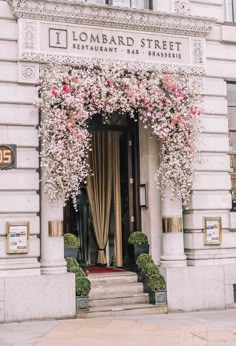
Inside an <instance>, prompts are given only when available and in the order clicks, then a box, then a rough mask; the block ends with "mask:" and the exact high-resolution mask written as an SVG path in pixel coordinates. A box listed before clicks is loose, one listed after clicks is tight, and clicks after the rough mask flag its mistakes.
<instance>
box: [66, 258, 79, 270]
mask: <svg viewBox="0 0 236 346" xmlns="http://www.w3.org/2000/svg"><path fill="white" fill-rule="evenodd" d="M66 266H67V271H68V272H69V273H75V272H76V271H78V270H79V269H80V267H79V263H78V262H77V260H76V258H74V257H67V258H66Z"/></svg>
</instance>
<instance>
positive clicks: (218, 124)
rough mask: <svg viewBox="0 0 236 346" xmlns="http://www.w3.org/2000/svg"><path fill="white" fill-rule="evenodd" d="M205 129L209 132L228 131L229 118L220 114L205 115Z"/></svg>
mask: <svg viewBox="0 0 236 346" xmlns="http://www.w3.org/2000/svg"><path fill="white" fill-rule="evenodd" d="M202 124H203V131H204V132H208V133H214V132H215V133H228V129H229V126H228V118H227V117H225V116H219V115H216V116H214V115H204V116H203V122H202Z"/></svg>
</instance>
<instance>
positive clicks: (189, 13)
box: [0, 0, 236, 322]
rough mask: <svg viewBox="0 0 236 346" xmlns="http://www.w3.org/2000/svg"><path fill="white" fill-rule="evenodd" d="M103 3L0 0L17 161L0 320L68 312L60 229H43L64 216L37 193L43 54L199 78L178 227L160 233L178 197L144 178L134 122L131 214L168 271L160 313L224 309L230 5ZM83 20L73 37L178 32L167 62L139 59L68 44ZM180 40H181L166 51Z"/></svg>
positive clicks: (0, 72) (149, 152)
mask: <svg viewBox="0 0 236 346" xmlns="http://www.w3.org/2000/svg"><path fill="white" fill-rule="evenodd" d="M233 2H234V3H235V1H234V0H233ZM113 5H114V6H113ZM113 5H112V4H111V5H106V4H103V3H102V4H100V3H99V4H96V3H93V2H92V1H91V2H90V1H89V2H88V3H87V2H79V1H77V0H74V1H69V0H62V1H59V0H50V1H45V0H38V1H31V0H27V1H26V0H23V1H17V0H8V1H0V144H2V145H10V144H14V145H16V148H17V149H16V152H17V156H16V167H15V168H13V169H8V170H1V171H0V322H5V321H18V320H28V319H41V318H66V317H73V316H75V299H74V296H75V292H74V277H73V275H72V274H69V273H67V272H66V265H65V260H64V253H63V237H62V236H58V237H52V236H50V235H49V232H48V222H49V221H61V220H63V205H62V204H58V205H57V206H54V207H52V206H51V205H50V204H49V202H48V201H47V198H46V196H45V195H44V194H43V193H41V191H40V190H41V187H40V165H39V145H40V143H39V138H38V133H37V127H38V125H39V112H38V110H36V109H33V107H32V104H33V102H35V100H36V99H37V89H36V88H35V84H36V82H37V80H38V78H39V71H40V69H41V68H42V67H43V66H44V65H45V64H47V63H53V62H55V63H60V64H67V65H68V64H69V65H70V64H71V65H73V66H76V65H78V64H80V63H81V62H83V61H86V60H88V59H91V61H99V60H103V61H104V59H105V60H106V59H109V60H116V59H121V60H122V59H123V60H124V61H131V62H137V61H138V62H139V63H143V64H150V66H152V67H154V68H157V69H160V70H162V71H167V72H170V73H178V72H188V73H190V74H192V75H197V76H202V80H203V101H204V129H203V140H202V147H201V148H200V151H201V159H200V161H199V162H198V164H197V165H196V167H195V173H196V174H195V181H194V185H193V189H192V196H191V202H190V203H189V205H188V208H186V209H185V210H184V212H183V231H182V229H178V231H177V232H176V230H175V229H174V224H171V226H170V229H168V232H167V233H165V232H163V230H162V219H163V218H164V219H166V218H168V219H172V220H173V219H174V218H181V217H182V206H180V205H178V204H177V203H176V202H173V201H171V200H170V199H169V198H168V197H166V198H165V199H164V200H163V201H162V200H161V198H160V194H159V192H158V190H157V189H156V183H155V180H154V179H153V176H154V172H155V171H156V169H157V167H158V160H157V157H158V150H159V149H158V143H157V141H156V139H155V138H153V137H151V136H150V134H149V133H148V132H147V131H144V130H143V129H142V128H141V127H140V128H139V162H140V165H139V168H138V170H139V182H138V183H139V184H145V185H146V189H147V190H148V207H145V208H141V209H140V212H141V222H142V223H141V224H142V230H143V232H145V233H146V234H147V235H148V237H149V240H150V246H151V254H152V256H153V258H154V259H155V261H156V262H157V263H160V265H161V268H162V271H163V273H164V275H165V277H166V282H167V292H168V308H169V310H170V311H179V310H182V311H191V310H200V309H216V308H219V309H224V308H228V307H234V304H235V295H234V293H235V286H234V285H236V270H235V269H236V234H235V231H236V216H235V215H236V214H235V212H234V210H233V209H232V196H231V188H232V185H234V145H235V153H236V143H235V144H234V126H233V124H234V122H235V120H234V117H236V113H235V106H236V89H235V84H234V82H235V81H236V72H235V71H236V69H235V63H236V38H235V37H236V28H235V25H234V24H233V22H234V21H235V14H233V3H232V2H230V1H228V2H227V3H225V2H224V0H206V1H200V0H190V1H188V0H185V1H181V0H175V1H174V0H165V1H164V0H153V4H151V5H150V6H151V7H152V8H151V9H148V10H145V6H147V4H145V3H143V4H141V3H137V4H133V8H129V6H130V5H132V4H126V3H122V2H121V3H115V2H114V3H113ZM116 5H118V6H116ZM235 5H236V4H235ZM135 7H137V8H135ZM235 7H236V6H235ZM81 28H83V33H85V34H84V36H80V41H82V42H83V41H85V40H86V39H87V37H88V36H85V35H89V34H90V35H91V33H92V34H94V35H95V33H96V34H99V35H108V34H109V35H110V34H111V32H113V33H114V35H115V34H116V35H119V33H120V36H122V37H124V36H125V35H126V39H128V38H131V39H132V40H135V39H136V38H139V37H140V36H142V37H144V39H145V40H147V41H146V42H148V43H149V44H150V45H151V44H152V42H153V40H155V39H156V40H158V42H160V41H161V40H162V41H163V40H164V41H165V42H169V43H168V44H169V45H171V47H172V43H170V42H177V43H178V42H181V47H182V48H181V57H177V53H176V56H175V57H174V58H173V59H172V60H171V59H170V60H169V61H168V57H165V56H162V57H161V56H159V57H156V56H154V55H152V54H151V53H147V51H144V53H143V54H147V56H145V58H143V57H137V56H136V57H134V56H131V55H132V53H131V52H129V53H128V51H126V53H125V54H124V56H122V54H121V53H119V52H118V53H117V52H106V56H105V55H104V54H103V53H104V52H102V53H98V54H97V53H91V52H88V51H86V49H84V50H82V49H79V48H78V46H71V45H70V43H71V42H70V37H71V39H72V40H74V42H75V41H76V40H78V39H79V37H78V36H76V35H77V33H81ZM58 30H59V31H58ZM67 35H72V36H67ZM68 37H69V39H68V40H67V38H68ZM104 37H105V36H104ZM148 40H149V41H148ZM80 43H81V42H80ZM74 44H75V43H74ZM76 44H77V45H78V43H77V42H76ZM76 44H75V45H76ZM126 44H127V46H128V45H129V42H128V41H127V42H126ZM165 44H166V43H164V45H165ZM101 46H104V45H103V44H101ZM179 47H180V43H179V46H178V45H177V46H176V51H177V50H178V48H179ZM149 48H150V47H149ZM136 49H138V48H137V47H134V50H136ZM150 49H151V48H150ZM150 49H149V51H150ZM108 54H110V55H109V57H108ZM148 54H149V55H148ZM134 55H135V52H134ZM178 59H179V60H178ZM229 120H230V123H229ZM235 130H236V127H235ZM229 139H230V141H229ZM229 144H230V145H229ZM235 169H236V167H235ZM206 217H208V218H210V217H211V218H220V221H221V224H222V234H221V239H219V242H218V243H216V244H209V243H206V242H205V238H204V237H205V233H204V228H205V223H204V220H205V218H206ZM21 222H22V223H29V240H28V243H29V248H28V251H27V253H18V254H16V253H15V254H12V253H9V248H8V245H7V232H8V230H9V229H8V228H7V224H9V223H10V224H11V223H16V224H20V223H21ZM171 227H172V228H171Z"/></svg>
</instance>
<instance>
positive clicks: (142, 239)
mask: <svg viewBox="0 0 236 346" xmlns="http://www.w3.org/2000/svg"><path fill="white" fill-rule="evenodd" d="M128 243H129V244H132V245H142V244H148V237H147V236H146V234H145V233H143V232H140V231H135V232H132V233H131V234H130V236H129V239H128Z"/></svg>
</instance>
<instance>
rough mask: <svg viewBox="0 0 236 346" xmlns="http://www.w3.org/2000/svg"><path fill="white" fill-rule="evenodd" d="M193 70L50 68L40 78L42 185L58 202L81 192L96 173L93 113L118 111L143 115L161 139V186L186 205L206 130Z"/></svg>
mask: <svg viewBox="0 0 236 346" xmlns="http://www.w3.org/2000/svg"><path fill="white" fill-rule="evenodd" d="M197 84H198V83H196V81H195V79H194V78H193V77H190V76H189V75H168V74H161V73H159V72H158V71H153V70H152V71H150V70H143V69H141V68H140V67H134V66H129V65H123V66H120V65H113V66H111V65H108V64H107V65H103V66H81V67H80V68H71V67H65V66H64V67H61V66H59V67H48V68H46V69H45V70H44V71H43V73H42V75H41V78H40V83H39V90H40V98H39V107H40V108H41V110H42V112H43V118H42V122H41V126H40V136H41V139H42V150H41V166H42V167H43V181H44V190H45V192H46V193H47V194H48V198H49V199H50V200H51V201H52V202H55V201H57V200H58V199H63V200H64V202H66V201H67V200H68V199H69V198H72V200H73V203H74V206H75V207H76V197H77V195H78V194H79V191H80V187H81V183H82V182H84V181H85V180H86V177H87V176H88V175H89V174H90V173H91V172H90V168H89V164H88V160H87V158H88V153H89V151H90V150H91V147H90V140H91V135H90V133H89V130H88V120H89V119H90V118H91V117H93V115H95V114H98V113H99V114H102V115H103V116H104V117H106V118H109V117H110V116H112V114H113V113H114V112H119V113H120V114H127V115H128V116H130V117H131V118H133V119H134V121H141V122H142V123H143V126H144V128H151V131H152V134H153V135H156V136H157V137H158V138H159V139H160V141H161V153H160V155H161V163H160V167H159V169H158V171H157V172H156V180H157V186H158V187H159V188H160V189H161V191H162V193H164V192H165V190H166V188H167V187H168V189H170V190H171V192H172V195H173V197H175V198H177V199H180V200H181V202H182V204H183V205H186V204H187V202H188V200H189V197H190V193H191V187H192V183H193V162H194V160H195V158H196V156H197V152H198V151H197V142H198V139H199V135H200V132H201V117H200V116H201V109H200V98H199V90H198V88H197Z"/></svg>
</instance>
